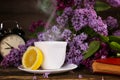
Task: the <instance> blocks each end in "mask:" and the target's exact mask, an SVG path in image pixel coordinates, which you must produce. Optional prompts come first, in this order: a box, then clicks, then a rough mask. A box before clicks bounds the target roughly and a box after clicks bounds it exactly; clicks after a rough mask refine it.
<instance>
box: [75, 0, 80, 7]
mask: <svg viewBox="0 0 120 80" xmlns="http://www.w3.org/2000/svg"><path fill="white" fill-rule="evenodd" d="M74 5H75V6H81V5H82V0H74Z"/></svg>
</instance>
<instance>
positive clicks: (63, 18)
mask: <svg viewBox="0 0 120 80" xmlns="http://www.w3.org/2000/svg"><path fill="white" fill-rule="evenodd" d="M56 21H57V23H58V24H59V25H60V26H62V27H65V25H66V24H67V21H68V16H67V15H66V14H62V15H61V16H58V17H57V19H56Z"/></svg>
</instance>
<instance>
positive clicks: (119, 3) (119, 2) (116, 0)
mask: <svg viewBox="0 0 120 80" xmlns="http://www.w3.org/2000/svg"><path fill="white" fill-rule="evenodd" d="M104 1H106V2H107V3H109V4H110V5H111V6H113V7H120V0H104Z"/></svg>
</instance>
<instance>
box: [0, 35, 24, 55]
mask: <svg viewBox="0 0 120 80" xmlns="http://www.w3.org/2000/svg"><path fill="white" fill-rule="evenodd" d="M24 44H25V41H24V40H23V39H22V38H21V37H20V36H18V35H15V34H12V35H8V36H7V37H5V38H3V39H2V40H1V42H0V53H1V55H2V56H3V57H4V56H6V55H8V54H9V52H10V50H11V49H13V48H18V46H19V45H24Z"/></svg>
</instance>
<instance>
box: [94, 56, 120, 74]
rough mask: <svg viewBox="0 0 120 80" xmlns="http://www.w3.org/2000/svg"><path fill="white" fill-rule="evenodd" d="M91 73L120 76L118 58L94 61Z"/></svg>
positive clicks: (119, 60)
mask: <svg viewBox="0 0 120 80" xmlns="http://www.w3.org/2000/svg"><path fill="white" fill-rule="evenodd" d="M92 68H93V72H97V73H108V74H117V75H120V58H106V59H98V60H95V61H94V62H93V64H92Z"/></svg>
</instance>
